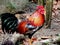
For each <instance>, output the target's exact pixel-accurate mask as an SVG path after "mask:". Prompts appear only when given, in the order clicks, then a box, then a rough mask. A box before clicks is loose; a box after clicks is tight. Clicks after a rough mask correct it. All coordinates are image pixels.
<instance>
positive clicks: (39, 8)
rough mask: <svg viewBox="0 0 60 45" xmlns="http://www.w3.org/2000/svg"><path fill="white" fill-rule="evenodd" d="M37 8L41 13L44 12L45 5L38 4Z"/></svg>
mask: <svg viewBox="0 0 60 45" xmlns="http://www.w3.org/2000/svg"><path fill="white" fill-rule="evenodd" d="M37 10H38V12H39V13H40V14H44V7H43V6H37Z"/></svg>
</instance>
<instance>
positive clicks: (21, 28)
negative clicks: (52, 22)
mask: <svg viewBox="0 0 60 45" xmlns="http://www.w3.org/2000/svg"><path fill="white" fill-rule="evenodd" d="M16 14H17V13H16ZM18 14H19V13H18ZM44 21H45V18H44V7H43V6H37V9H36V11H35V12H34V13H33V14H31V15H30V16H28V18H26V19H23V20H22V21H21V22H20V23H18V25H17V27H16V30H17V33H19V36H16V41H17V40H18V39H17V38H19V37H20V34H23V35H25V36H26V35H27V36H28V37H29V38H30V39H31V38H32V36H33V34H34V33H35V32H36V31H38V30H39V29H40V28H41V27H42V26H43V25H44ZM17 33H16V34H17ZM16 34H15V35H16ZM15 35H14V36H15ZM14 36H13V38H14ZM11 40H12V38H11V39H10V40H8V41H9V42H11ZM14 40H15V38H14ZM8 41H6V42H7V43H8ZM16 41H15V42H16ZM13 42H14V41H12V44H13ZM4 44H5V43H4ZM4 44H3V45H4ZM8 44H9V43H8Z"/></svg>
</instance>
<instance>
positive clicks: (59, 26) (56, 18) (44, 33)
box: [0, 1, 60, 45]
mask: <svg viewBox="0 0 60 45" xmlns="http://www.w3.org/2000/svg"><path fill="white" fill-rule="evenodd" d="M59 4H60V1H59V2H58V5H59ZM56 6H57V5H55V7H54V8H60V7H59V6H57V7H56ZM57 34H60V9H56V10H55V13H53V14H52V22H51V29H46V28H45V26H44V27H42V28H41V29H40V30H39V31H37V32H36V33H35V34H34V35H33V37H36V38H37V39H38V40H41V38H51V37H52V38H53V37H55V36H57ZM2 37H3V38H4V36H3V34H0V42H1V41H2V39H3V38H2ZM38 43H39V42H37V44H38ZM40 44H41V43H39V44H38V45H40ZM35 45H36V44H35ZM51 45H52V44H51ZM53 45H56V44H53Z"/></svg>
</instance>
